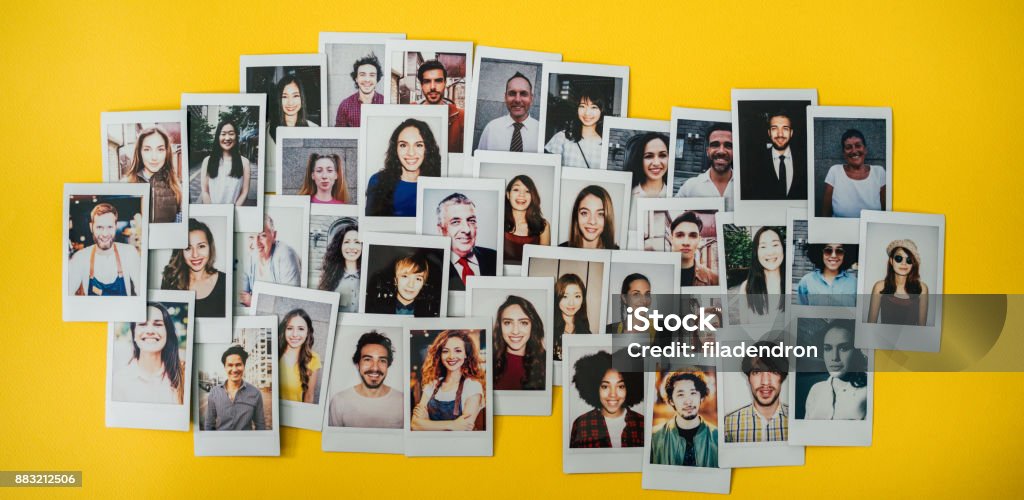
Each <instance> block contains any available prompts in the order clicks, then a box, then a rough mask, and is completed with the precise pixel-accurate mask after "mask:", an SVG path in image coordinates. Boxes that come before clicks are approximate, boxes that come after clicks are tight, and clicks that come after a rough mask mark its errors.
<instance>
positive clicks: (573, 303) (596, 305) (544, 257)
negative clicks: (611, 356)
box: [522, 245, 611, 385]
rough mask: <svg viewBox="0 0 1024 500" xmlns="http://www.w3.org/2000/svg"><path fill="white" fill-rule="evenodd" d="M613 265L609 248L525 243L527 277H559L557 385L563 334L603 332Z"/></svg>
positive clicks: (555, 331) (555, 346) (555, 344)
mask: <svg viewBox="0 0 1024 500" xmlns="http://www.w3.org/2000/svg"><path fill="white" fill-rule="evenodd" d="M610 267H611V252H609V251H606V250H583V249H580V248H552V247H542V246H537V245H526V246H525V247H523V268H522V275H523V277H544V278H552V279H554V280H555V293H554V294H553V295H552V308H551V310H552V315H553V316H554V322H553V327H554V328H553V335H552V338H551V340H552V345H553V347H552V349H551V351H552V359H553V360H554V364H555V366H554V370H553V372H554V374H555V382H554V383H555V385H562V337H563V336H567V335H584V334H600V333H601V330H603V328H602V327H603V326H604V318H606V317H607V314H606V313H605V311H607V310H608V290H609V288H608V274H609V273H608V271H609V268H610ZM588 304H589V307H588ZM567 318H572V321H571V322H570V321H568V320H567Z"/></svg>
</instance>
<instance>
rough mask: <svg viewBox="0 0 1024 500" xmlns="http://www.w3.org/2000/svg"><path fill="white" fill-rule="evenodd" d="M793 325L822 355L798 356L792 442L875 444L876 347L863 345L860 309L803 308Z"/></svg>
mask: <svg viewBox="0 0 1024 500" xmlns="http://www.w3.org/2000/svg"><path fill="white" fill-rule="evenodd" d="M793 316H794V320H793V321H791V322H790V328H791V329H793V330H795V335H793V338H795V339H796V345H798V346H803V347H804V348H806V349H811V348H814V349H816V350H817V353H818V356H817V357H802V358H796V362H795V363H794V365H793V366H791V368H790V374H789V380H788V384H789V393H790V394H792V395H793V401H794V412H793V415H792V417H793V418H791V419H790V420H789V442H790V443H791V444H795V445H804V446H871V429H872V419H873V411H874V408H873V407H874V392H875V380H874V378H875V374H874V370H875V351H873V350H870V349H858V348H856V347H855V344H856V318H855V311H852V310H850V309H847V308H828V307H826V308H814V309H811V308H803V307H802V308H799V309H798V311H797V312H795V313H794V314H793Z"/></svg>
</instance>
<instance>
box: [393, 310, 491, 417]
mask: <svg viewBox="0 0 1024 500" xmlns="http://www.w3.org/2000/svg"><path fill="white" fill-rule="evenodd" d="M478 333H479V330H444V331H442V332H441V333H439V334H438V335H437V338H435V339H434V341H433V342H432V343H431V344H430V347H429V348H427V354H426V357H425V359H424V361H423V365H422V371H421V372H420V377H421V378H420V387H421V388H422V390H421V391H420V395H419V400H418V401H417V402H416V405H415V407H413V411H412V418H411V419H410V422H409V426H410V428H411V429H412V430H414V431H472V430H483V429H478V428H477V423H476V422H477V415H479V414H480V413H481V412H483V411H484V407H485V404H486V401H484V385H483V384H484V382H485V380H486V377H487V373H486V371H485V367H484V366H482V362H481V353H480V348H479V347H478V346H477V343H476V341H475V340H474V339H473V338H472V335H474V334H478Z"/></svg>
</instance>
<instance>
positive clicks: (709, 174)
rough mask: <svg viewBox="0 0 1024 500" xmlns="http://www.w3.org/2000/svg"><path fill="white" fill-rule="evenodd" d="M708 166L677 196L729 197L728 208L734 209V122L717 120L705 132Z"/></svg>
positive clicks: (729, 209)
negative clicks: (717, 121) (719, 121)
mask: <svg viewBox="0 0 1024 500" xmlns="http://www.w3.org/2000/svg"><path fill="white" fill-rule="evenodd" d="M705 137H707V147H706V148H705V149H704V154H705V155H707V159H708V169H707V170H705V171H704V172H703V173H701V174H700V175H698V176H697V177H692V178H690V179H688V180H687V181H686V182H685V183H683V185H682V186H680V187H679V191H677V192H676V198H725V210H726V211H727V212H731V211H732V210H733V191H732V125H730V124H728V123H715V124H713V125H711V126H710V127H708V129H707V132H706V134H705Z"/></svg>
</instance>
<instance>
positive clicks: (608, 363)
mask: <svg viewBox="0 0 1024 500" xmlns="http://www.w3.org/2000/svg"><path fill="white" fill-rule="evenodd" d="M643 377H644V375H643V373H640V372H620V371H619V370H616V369H615V368H614V366H613V365H612V355H611V354H609V353H608V352H606V351H598V352H597V353H594V354H589V355H586V356H583V357H581V358H580V359H578V360H577V361H576V363H575V364H574V365H573V376H572V385H573V387H575V388H576V392H577V393H578V394H579V397H580V399H582V400H583V402H585V403H586V404H587V405H589V406H590V407H592V409H591V410H589V411H587V412H586V413H583V414H582V415H580V416H578V417H576V419H575V420H573V422H572V431H570V433H569V447H570V448H634V447H642V446H643V445H644V416H643V415H641V414H639V413H637V412H635V411H633V410H632V409H630V408H631V407H632V406H635V405H638V404H640V403H641V402H642V401H643V399H644V392H643V391H644V389H643V387H644V386H643V380H644V379H643Z"/></svg>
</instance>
